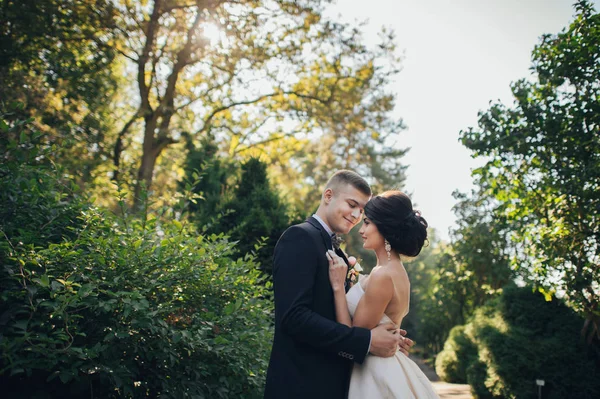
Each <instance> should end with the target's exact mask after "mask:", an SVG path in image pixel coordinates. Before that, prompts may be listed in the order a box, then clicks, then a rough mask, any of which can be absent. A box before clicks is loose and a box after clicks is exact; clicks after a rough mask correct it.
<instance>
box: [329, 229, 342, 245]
mask: <svg viewBox="0 0 600 399" xmlns="http://www.w3.org/2000/svg"><path fill="white" fill-rule="evenodd" d="M341 242H342V238H341V237H339V236H338V235H337V234H335V233H333V234H332V235H331V246H332V247H333V249H340V244H341Z"/></svg>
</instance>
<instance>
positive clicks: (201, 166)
mask: <svg viewBox="0 0 600 399" xmlns="http://www.w3.org/2000/svg"><path fill="white" fill-rule="evenodd" d="M186 150H187V157H186V161H185V166H184V169H185V179H184V182H181V183H180V184H179V190H180V191H183V190H184V189H187V190H188V191H189V192H191V193H192V194H193V195H194V198H191V199H190V201H189V202H188V204H187V211H188V212H189V215H190V218H191V220H192V221H193V222H194V224H196V225H197V226H198V229H199V230H200V231H208V230H213V226H214V225H218V223H219V216H220V211H221V207H222V205H223V203H224V202H227V201H228V199H229V198H230V197H231V195H232V194H231V191H232V190H233V186H234V184H235V178H236V177H237V175H238V171H239V165H238V164H237V163H235V162H234V161H233V160H232V159H230V158H226V157H222V156H220V155H219V153H218V146H217V144H216V143H215V142H214V139H213V138H212V137H206V138H204V139H203V140H202V141H201V145H200V146H199V147H196V146H194V143H193V140H192V138H191V137H190V136H189V135H187V136H186Z"/></svg>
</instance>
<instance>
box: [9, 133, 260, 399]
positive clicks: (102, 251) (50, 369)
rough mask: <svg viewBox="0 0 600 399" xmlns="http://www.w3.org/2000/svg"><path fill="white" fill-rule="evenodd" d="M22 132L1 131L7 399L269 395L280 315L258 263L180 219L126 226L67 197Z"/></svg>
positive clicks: (130, 221) (126, 220) (132, 221)
mask: <svg viewBox="0 0 600 399" xmlns="http://www.w3.org/2000/svg"><path fill="white" fill-rule="evenodd" d="M24 126H26V125H22V124H19V123H17V124H14V125H12V126H9V125H8V124H6V123H3V124H0V127H1V128H2V131H3V132H2V133H3V136H2V137H3V140H2V143H3V148H2V149H3V153H2V155H3V158H4V159H3V160H4V161H6V160H8V162H3V163H2V170H1V174H0V177H1V178H2V180H1V181H0V184H1V188H2V190H1V193H2V195H4V194H5V193H8V194H7V196H6V198H7V199H8V200H9V204H10V203H11V202H10V201H12V204H13V205H12V207H11V208H10V209H12V211H11V212H7V213H3V214H2V219H1V221H2V225H1V228H2V233H3V234H2V236H0V245H1V247H0V255H1V258H2V260H3V262H2V270H0V273H1V274H0V282H1V285H2V291H1V293H0V359H1V360H0V383H1V385H2V389H3V392H4V393H5V394H6V393H8V394H12V395H13V396H16V397H44V398H68V397H72V398H79V397H86V396H87V397H102V398H110V397H158V396H160V397H166V398H169V397H171V398H182V397H199V398H203V397H204V398H229V397H248V398H258V397H262V386H263V384H264V376H265V371H266V367H267V358H268V351H269V348H270V343H271V338H272V335H271V327H270V318H271V317H270V315H271V312H272V306H271V305H270V301H268V300H266V299H265V298H268V293H267V292H266V291H265V289H264V288H261V287H262V285H261V284H257V283H258V282H259V281H260V280H259V272H258V271H257V268H256V264H255V263H254V261H253V259H252V257H246V258H244V259H237V260H235V259H233V258H232V251H233V248H232V245H231V244H230V243H229V242H228V241H227V240H226V239H225V238H224V237H222V236H204V235H198V234H196V232H195V231H193V230H191V229H190V228H189V226H186V225H184V224H182V223H181V222H179V221H177V220H176V219H175V218H164V219H167V220H170V221H168V222H163V221H162V220H163V219H158V218H156V217H153V216H150V215H146V214H144V215H143V217H141V218H132V217H130V216H128V215H126V214H123V216H121V217H116V216H114V215H112V214H110V213H107V212H103V211H101V210H98V209H95V208H93V207H90V206H87V205H86V201H84V200H78V199H76V198H70V197H69V196H66V194H69V195H70V196H72V194H71V193H70V192H69V191H68V190H66V189H65V186H64V185H63V184H61V183H60V182H59V181H58V180H57V179H56V176H55V170H54V169H53V164H52V162H45V163H40V161H39V160H40V159H44V157H42V156H40V154H41V153H42V152H43V149H39V148H38V146H36V145H35V142H32V141H31V140H29V138H30V135H31V137H33V138H34V139H35V138H36V137H38V136H39V134H38V133H33V132H27V131H26V130H24ZM7 130H8V131H9V132H10V133H11V135H16V136H17V137H19V136H20V137H21V138H22V139H21V140H20V141H17V142H14V140H10V139H9V140H5V138H6V137H7V135H6V131H7ZM19 130H20V131H23V132H24V134H23V135H21V134H20V133H19ZM5 150H8V151H5ZM32 153H35V154H37V156H31V157H29V158H25V157H27V156H29V155H28V154H32ZM46 154H47V153H46ZM34 171H37V174H35V175H34V174H33V173H34ZM11 186H13V187H14V188H13V189H12V191H11V190H8V191H6V190H5V189H9V188H10V187H11ZM48 189H49V190H48ZM13 197H21V198H20V199H19V198H13ZM6 198H3V199H6ZM120 203H121V206H122V209H123V210H124V209H125V205H124V195H123V194H122V193H121V194H120ZM29 209H31V210H29ZM3 210H4V209H3ZM22 212H29V213H28V214H25V215H21V213H22ZM46 212H48V213H50V214H51V215H49V216H45V215H44V214H45V213H46ZM27 215H28V216H29V217H35V218H41V219H42V220H41V221H38V220H34V221H31V220H30V221H28V220H27V219H26V217H25V216H27ZM44 217H46V219H44ZM47 219H50V222H48V221H46V220H47ZM44 222H45V223H44ZM19 225H20V226H19ZM40 225H41V226H40ZM36 233H39V234H40V236H39V237H36Z"/></svg>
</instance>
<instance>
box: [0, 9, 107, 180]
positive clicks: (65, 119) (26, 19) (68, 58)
mask: <svg viewBox="0 0 600 399" xmlns="http://www.w3.org/2000/svg"><path fill="white" fill-rule="evenodd" d="M115 37H116V30H115V24H114V7H113V2H111V1H109V0H18V1H15V0H0V99H2V101H4V105H6V104H9V103H11V102H13V101H19V102H21V103H23V104H24V107H22V108H20V109H18V110H15V109H13V110H12V112H13V113H15V114H16V115H17V116H18V118H19V119H21V120H23V119H27V118H30V117H33V118H35V123H36V124H37V125H38V126H39V128H40V130H42V131H43V132H44V133H46V134H47V136H46V139H47V140H48V141H49V142H51V143H54V144H56V145H57V151H55V160H56V161H57V162H60V163H61V165H62V166H64V167H65V173H69V174H72V175H73V176H76V177H77V179H78V183H79V184H82V183H83V182H89V181H90V180H91V179H92V176H93V174H92V173H93V171H94V170H95V169H96V168H97V167H99V166H100V165H102V164H103V163H105V162H106V160H107V159H108V157H109V155H108V153H107V151H109V148H110V146H109V145H107V144H109V143H107V142H106V141H109V137H110V135H109V132H110V129H111V126H112V125H113V124H114V116H115V112H114V109H110V110H109V109H108V107H109V105H110V102H111V100H112V97H113V95H114V92H115V91H116V89H117V81H118V79H117V77H116V75H115V68H116V64H115V62H114V61H115V54H116V52H115V51H114V49H113V48H111V47H112V45H111V44H110V43H112V41H113V40H114V39H115Z"/></svg>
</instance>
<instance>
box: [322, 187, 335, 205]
mask: <svg viewBox="0 0 600 399" xmlns="http://www.w3.org/2000/svg"><path fill="white" fill-rule="evenodd" d="M332 198H333V190H332V189H331V187H329V188H326V189H325V191H324V192H323V199H324V200H325V203H326V204H329V202H330V201H331V199H332Z"/></svg>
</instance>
